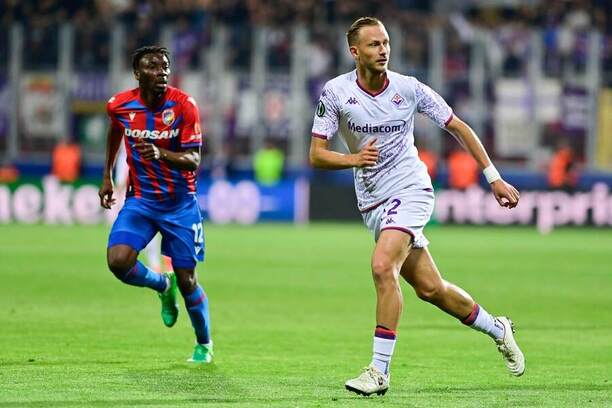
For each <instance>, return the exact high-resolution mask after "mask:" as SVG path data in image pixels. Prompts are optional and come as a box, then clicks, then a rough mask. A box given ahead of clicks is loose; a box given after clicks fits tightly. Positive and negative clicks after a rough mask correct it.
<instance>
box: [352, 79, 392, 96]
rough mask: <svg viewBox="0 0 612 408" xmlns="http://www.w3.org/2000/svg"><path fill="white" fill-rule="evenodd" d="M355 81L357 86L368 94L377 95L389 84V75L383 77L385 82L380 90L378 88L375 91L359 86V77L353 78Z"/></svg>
mask: <svg viewBox="0 0 612 408" xmlns="http://www.w3.org/2000/svg"><path fill="white" fill-rule="evenodd" d="M355 82H357V86H358V87H359V88H360V89H361V90H362V91H363V92H365V93H367V94H368V95H370V96H378V95H380V94H381V93H383V92H384V91H385V89H387V87H388V86H389V77H387V78H385V83H384V84H383V86H382V88H380V90H378V91H377V92H370V91H368V90H367V89H365V88H364V87H363V86H361V84H360V83H359V78H357V79H355Z"/></svg>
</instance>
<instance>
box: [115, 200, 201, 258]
mask: <svg viewBox="0 0 612 408" xmlns="http://www.w3.org/2000/svg"><path fill="white" fill-rule="evenodd" d="M157 232H159V233H161V236H162V253H163V254H164V255H166V256H169V257H170V258H172V265H173V266H174V267H175V268H186V269H191V268H194V267H195V265H196V263H197V262H198V261H203V260H204V230H203V228H202V216H201V215H200V208H199V207H198V202H197V200H196V198H195V196H188V197H186V198H185V199H184V200H181V201H180V202H179V203H177V204H176V205H173V206H165V208H164V206H159V205H155V203H151V202H148V201H145V200H142V199H137V198H134V197H128V198H127V199H126V200H125V204H124V205H123V208H122V209H121V211H119V215H118V216H117V219H116V220H115V223H114V224H113V228H112V229H111V233H110V236H109V237H108V247H109V248H110V247H112V246H114V245H120V244H122V245H129V246H130V247H132V248H134V250H135V251H137V252H140V251H141V250H142V249H143V248H144V247H145V246H147V244H148V243H149V241H151V239H153V237H154V236H155V234H156V233H157Z"/></svg>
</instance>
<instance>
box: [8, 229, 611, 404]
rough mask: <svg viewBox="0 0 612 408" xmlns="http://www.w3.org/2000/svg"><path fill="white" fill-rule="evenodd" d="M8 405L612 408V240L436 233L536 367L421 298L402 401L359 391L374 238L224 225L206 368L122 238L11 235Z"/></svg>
mask: <svg viewBox="0 0 612 408" xmlns="http://www.w3.org/2000/svg"><path fill="white" fill-rule="evenodd" d="M0 232H1V233H0V284H1V287H2V290H1V291H0V293H1V295H0V407H81V406H82V407H99V406H109V407H119V406H126V407H127V406H168V407H178V406H181V407H182V406H193V407H196V406H198V407H201V406H204V405H210V406H228V407H230V406H232V407H233V406H245V407H250V406H261V407H268V406H278V407H311V406H321V407H361V406H385V407H386V406H401V407H439V406H456V407H519V406H520V407H524V406H534V407H536V406H537V407H539V406H550V407H565V406H570V407H573V408H577V407H588V406H593V407H601V406H612V346H611V345H612V231H611V230H609V229H607V230H606V229H560V230H555V231H553V233H552V234H550V235H548V236H541V235H538V233H537V232H536V231H535V230H533V229H531V228H513V227H507V228H485V227H447V226H433V227H430V228H428V229H427V231H426V232H427V235H428V237H429V239H430V241H431V246H430V249H431V251H432V253H433V254H434V257H435V259H436V261H437V263H438V266H439V268H440V270H441V271H442V273H443V275H444V276H445V277H446V278H447V279H448V280H450V281H452V282H455V283H457V284H459V285H460V286H462V287H463V288H465V289H466V290H468V291H469V292H470V293H471V294H472V295H473V296H474V298H475V299H476V300H477V301H478V302H479V303H481V304H482V305H483V306H484V307H485V308H487V309H488V310H489V311H490V312H492V313H494V314H508V315H509V316H510V317H512V318H513V320H514V321H515V323H516V325H517V339H518V341H519V344H520V345H521V347H522V349H523V351H524V352H525V355H526V358H527V371H526V373H525V375H524V376H523V377H521V378H518V379H517V378H513V377H511V376H509V375H508V374H507V372H506V369H505V367H504V365H503V362H502V359H501V357H500V355H499V354H498V353H497V351H496V349H495V347H494V344H493V343H492V341H491V340H490V339H489V338H488V337H486V336H485V335H483V334H481V333H477V332H475V331H472V330H470V329H468V328H466V327H464V326H463V325H461V324H460V323H459V322H457V321H456V320H455V319H453V318H451V317H449V316H447V315H445V314H443V313H442V312H440V311H438V310H437V309H436V308H434V307H433V306H431V305H428V304H425V303H423V302H421V301H419V300H418V299H417V298H416V297H415V296H414V294H413V292H412V289H411V288H410V287H409V286H408V285H404V286H403V287H404V295H405V306H404V314H403V316H402V323H401V325H400V329H399V341H398V344H397V347H396V351H395V356H394V360H393V363H392V382H391V388H390V390H389V392H388V393H387V395H386V396H384V397H370V398H363V397H358V396H356V395H354V394H350V393H348V392H347V391H345V390H344V385H343V384H344V381H345V380H346V379H347V378H349V377H352V376H354V375H356V374H358V371H359V370H360V369H361V368H362V367H363V366H365V365H367V364H368V363H369V361H370V356H371V341H372V333H373V329H374V323H375V322H374V300H375V299H374V289H373V285H372V282H371V277H370V273H369V258H370V253H371V250H372V247H373V242H372V240H371V237H370V235H369V233H368V232H367V230H366V229H365V228H364V227H363V226H361V225H358V224H313V225H310V226H305V227H295V226H289V225H263V226H256V227H239V226H211V225H207V226H206V239H207V242H206V245H207V260H206V262H205V263H204V264H200V266H199V267H198V271H199V276H200V278H201V281H202V282H203V283H204V287H205V289H206V291H207V293H208V296H209V299H210V304H211V313H212V325H213V338H214V341H215V363H214V364H213V365H211V366H207V367H192V366H189V365H188V364H187V363H186V362H185V360H186V358H187V357H188V356H189V354H190V352H191V350H192V346H193V334H192V330H191V326H190V323H189V320H188V317H187V314H186V312H185V310H184V307H183V308H182V309H181V312H180V315H179V321H178V323H177V325H176V326H175V327H174V328H172V329H167V328H165V327H164V326H163V325H162V322H161V319H160V317H159V301H158V299H157V296H155V295H154V294H153V293H152V292H151V291H149V290H147V289H141V288H134V287H128V286H126V285H123V284H121V283H120V282H119V281H117V280H116V279H115V278H114V277H113V276H112V274H111V273H110V272H109V271H108V270H107V269H106V264H105V245H106V238H107V233H108V228H106V227H83V226H81V227H50V226H19V225H3V226H0Z"/></svg>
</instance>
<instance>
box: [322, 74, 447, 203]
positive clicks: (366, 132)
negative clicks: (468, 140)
mask: <svg viewBox="0 0 612 408" xmlns="http://www.w3.org/2000/svg"><path fill="white" fill-rule="evenodd" d="M416 112H420V113H422V114H424V115H426V116H427V117H429V118H430V119H431V120H432V121H434V122H435V123H436V124H437V125H438V126H440V127H441V128H444V127H446V125H447V124H448V122H450V120H451V119H452V116H453V111H452V109H451V108H450V107H449V106H448V104H447V103H446V102H445V101H444V99H442V97H441V96H440V95H438V94H437V93H436V92H435V91H433V90H432V89H431V88H429V87H428V86H427V85H425V84H423V83H421V82H419V81H418V80H417V79H416V78H414V77H410V76H405V75H401V74H398V73H396V72H392V71H387V82H386V83H385V85H384V87H383V89H382V90H381V91H379V92H378V93H376V94H372V93H370V92H368V91H366V90H365V89H363V88H362V87H361V86H360V85H359V83H358V82H357V71H352V72H349V73H347V74H344V75H340V76H337V77H336V78H334V79H332V80H330V81H329V82H327V83H326V84H325V87H324V89H323V92H322V93H321V98H320V99H319V103H318V104H317V109H316V112H315V116H314V123H313V125H312V135H313V137H320V138H324V139H327V140H329V139H331V138H332V137H333V136H334V135H335V134H336V133H338V132H339V133H340V135H341V136H342V140H343V142H344V145H345V146H346V148H347V149H348V151H349V152H351V153H358V152H359V151H360V150H361V149H362V148H363V147H364V146H365V145H366V144H367V143H368V141H369V140H370V139H372V138H376V147H377V148H378V162H377V163H376V165H375V166H372V167H363V168H354V169H353V174H354V178H355V193H356V194H357V206H358V207H359V210H360V211H367V210H368V209H370V208H372V207H374V206H376V205H378V204H379V203H381V202H383V201H385V200H386V199H388V198H389V197H390V196H391V195H393V194H395V193H397V192H399V191H400V190H404V189H431V188H432V186H431V179H430V178H429V175H428V174H427V168H426V166H425V164H424V163H423V162H422V161H421V160H420V159H419V156H418V154H417V149H416V147H415V146H414V135H413V130H414V114H415V113H416Z"/></svg>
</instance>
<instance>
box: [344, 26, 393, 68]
mask: <svg viewBox="0 0 612 408" xmlns="http://www.w3.org/2000/svg"><path fill="white" fill-rule="evenodd" d="M350 49H351V54H352V55H353V57H354V58H355V62H356V63H357V66H361V67H363V68H365V69H368V70H371V71H374V72H380V73H382V72H385V71H386V70H387V66H388V65H389V54H390V52H391V45H390V43H389V35H388V34H387V30H386V29H385V27H384V26H383V25H381V24H378V25H375V26H365V27H362V28H361V29H360V30H359V37H358V40H357V44H356V45H353V46H351V47H350Z"/></svg>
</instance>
